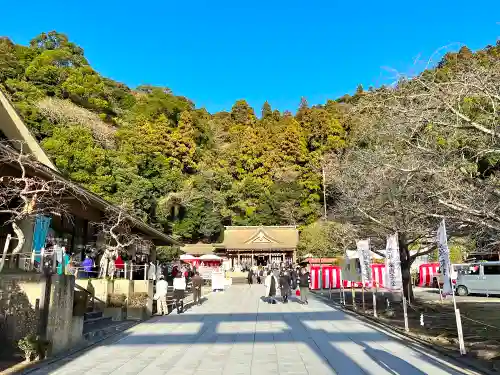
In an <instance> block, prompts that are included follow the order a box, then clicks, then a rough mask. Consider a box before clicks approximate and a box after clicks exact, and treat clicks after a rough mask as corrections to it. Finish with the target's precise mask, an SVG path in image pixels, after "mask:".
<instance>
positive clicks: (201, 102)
mask: <svg viewBox="0 0 500 375" xmlns="http://www.w3.org/2000/svg"><path fill="white" fill-rule="evenodd" d="M21 3H22V6H21V5H20V4H21ZM499 22H500V0H479V1H476V2H471V1H470V0H469V1H465V0H448V1H446V0H441V1H440V0H420V1H392V0H391V1H375V0H364V1H360V0H358V1H335V0H330V1H323V0H310V1H295V0H289V1H281V0H267V1H264V0H254V1H250V2H246V3H244V2H240V1H226V0H224V1H215V0H212V1H208V0H207V1H205V0H192V1H175V2H174V1H168V0H163V1H162V0H149V1H130V0H122V1H115V0H101V1H94V0H87V1H85V2H82V1H78V2H76V1H60V0H52V1H50V2H46V3H43V2H40V1H39V0H37V1H32V0H25V1H22V2H14V1H9V2H7V1H5V2H3V4H2V22H0V35H4V36H9V37H10V38H11V39H13V40H14V41H15V42H17V43H22V44H25V43H28V41H29V40H30V39H31V38H32V37H34V36H35V35H37V34H38V33H40V32H42V31H50V30H57V31H59V32H64V33H66V34H68V36H69V37H70V39H71V40H72V41H74V42H76V43H77V44H79V45H80V46H82V47H83V48H84V49H85V54H86V56H87V58H88V59H89V61H90V62H91V64H92V66H93V67H94V68H95V69H96V70H98V71H99V72H100V73H101V74H103V75H105V76H108V77H110V78H113V79H115V80H118V81H121V82H124V83H126V84H128V85H130V86H131V87H135V86H137V85H139V84H142V83H148V84H155V85H162V86H167V87H169V88H171V89H172V90H173V91H174V92H175V93H176V94H179V95H185V96H187V97H189V98H190V99H191V100H193V101H194V102H195V103H196V105H197V106H198V107H206V108H207V109H208V110H209V111H211V112H214V111H219V110H229V109H230V108H231V106H232V104H233V103H234V102H235V101H236V100H238V99H242V98H244V99H246V100H247V101H248V102H249V103H250V104H251V105H252V106H254V107H255V108H256V111H257V112H260V107H261V106H262V103H263V102H264V101H265V100H268V101H269V102H270V103H271V105H272V106H273V108H278V109H280V110H291V111H295V109H296V108H297V106H298V104H299V102H300V98H301V97H302V96H304V97H306V98H307V99H308V101H309V103H310V104H317V103H323V102H325V101H326V99H335V98H337V97H339V96H342V95H343V94H345V93H352V92H353V91H354V90H355V88H356V86H357V85H358V84H359V83H361V84H363V86H365V87H366V88H367V87H368V86H370V85H373V86H378V85H380V84H382V83H387V82H390V81H391V80H392V78H393V77H394V73H393V72H391V70H390V69H387V68H391V69H396V70H397V71H401V72H409V71H414V70H415V69H419V68H420V67H421V66H422V64H417V65H416V66H417V68H415V67H414V60H415V58H417V57H418V56H422V59H424V58H428V57H429V56H430V55H432V53H433V52H434V51H435V50H436V49H438V48H439V47H442V46H445V45H449V44H450V43H462V44H466V45H468V46H469V47H470V48H471V49H478V48H482V47H484V46H485V45H487V44H494V43H495V42H496V40H497V37H498V36H499V35H500V23H499ZM455 46H456V45H455Z"/></svg>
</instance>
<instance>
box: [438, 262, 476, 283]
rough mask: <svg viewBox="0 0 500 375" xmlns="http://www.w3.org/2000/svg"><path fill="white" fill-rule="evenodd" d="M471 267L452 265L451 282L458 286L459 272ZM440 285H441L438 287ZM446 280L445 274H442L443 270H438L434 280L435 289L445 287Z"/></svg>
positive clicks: (467, 265)
mask: <svg viewBox="0 0 500 375" xmlns="http://www.w3.org/2000/svg"><path fill="white" fill-rule="evenodd" d="M468 267H469V264H452V265H451V270H450V273H451V282H452V283H453V284H456V282H457V278H458V272H459V271H460V270H461V269H466V268H468ZM438 283H439V285H438ZM443 284H444V280H443V274H442V273H441V268H438V270H437V274H436V275H434V277H433V279H432V287H433V288H438V287H443Z"/></svg>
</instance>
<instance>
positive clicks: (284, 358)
mask: <svg viewBox="0 0 500 375" xmlns="http://www.w3.org/2000/svg"><path fill="white" fill-rule="evenodd" d="M263 293H264V287H263V286H262V285H254V286H251V287H249V286H247V285H234V286H232V287H231V288H230V289H229V290H227V291H226V292H222V293H214V294H211V295H210V296H209V297H208V300H207V301H205V303H204V304H203V305H202V306H195V307H192V308H191V309H189V310H188V311H187V312H185V313H184V314H181V315H177V314H173V315H169V316H161V317H154V318H152V319H150V320H148V321H146V322H144V323H141V324H138V325H136V326H134V327H132V328H130V329H129V330H128V331H126V333H125V336H124V337H122V338H120V339H117V341H115V342H111V343H107V344H105V345H101V346H96V347H94V348H92V349H90V350H89V351H87V352H83V353H76V354H74V355H72V356H70V357H67V358H65V359H63V360H61V361H58V362H55V363H53V364H51V365H49V366H47V367H44V368H41V369H38V370H36V371H34V372H31V373H30V374H31V375H41V374H51V375H59V374H60V375H72V374H74V375H77V374H78V375H81V374H88V375H91V374H92V375H169V374H175V375H199V374H200V375H201V374H203V375H212V374H214V375H215V374H217V375H240V374H241V375H253V374H256V375H267V374H273V375H275V374H279V375H284V374H306V375H307V374H309V375H322V374H340V375H357V374H370V375H385V374H404V375H415V374H432V375H440V374H453V375H458V374H476V373H475V372H473V371H469V370H465V369H461V368H460V367H459V366H458V365H456V364H453V363H450V362H448V361H449V360H445V359H440V358H437V357H436V356H435V355H431V354H430V353H429V354H427V353H425V349H423V350H420V349H418V348H415V347H411V348H410V347H408V346H405V345H403V344H402V343H401V342H400V341H397V340H395V339H393V338H392V337H390V336H389V335H386V334H385V333H384V332H382V331H380V330H378V329H376V328H373V327H371V326H369V325H367V324H365V323H363V322H361V321H359V320H357V319H356V318H355V317H352V316H349V315H346V314H345V313H343V312H342V311H340V310H336V309H334V308H332V307H329V306H327V305H326V304H324V303H323V302H321V301H319V300H315V299H313V300H311V301H310V303H309V305H305V306H304V305H301V304H299V303H297V302H294V301H291V302H290V303H288V304H276V305H270V304H267V303H265V302H263V301H262V300H261V296H262V295H263Z"/></svg>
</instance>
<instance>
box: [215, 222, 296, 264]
mask: <svg viewBox="0 0 500 375" xmlns="http://www.w3.org/2000/svg"><path fill="white" fill-rule="evenodd" d="M298 243H299V231H298V230H297V227H295V226H227V227H225V229H224V240H223V242H222V243H221V244H214V247H215V248H216V250H215V251H216V253H217V254H220V255H222V256H224V257H226V258H228V259H229V262H230V265H231V267H234V268H241V267H242V266H244V265H246V266H266V265H268V264H273V263H275V264H279V263H281V262H290V263H294V262H295V261H296V252H297V244H298Z"/></svg>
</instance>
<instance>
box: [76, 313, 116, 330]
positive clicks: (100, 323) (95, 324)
mask: <svg viewBox="0 0 500 375" xmlns="http://www.w3.org/2000/svg"><path fill="white" fill-rule="evenodd" d="M112 322H113V318H112V317H111V316H108V317H105V318H104V317H100V318H95V319H91V320H86V321H84V322H83V333H84V334H85V333H87V332H90V331H94V330H97V329H101V328H103V327H106V326H109V325H110V324H112Z"/></svg>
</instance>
